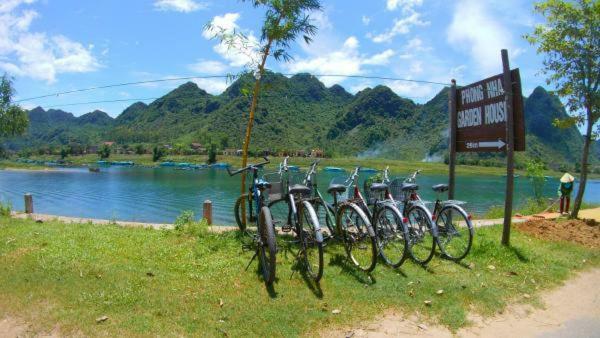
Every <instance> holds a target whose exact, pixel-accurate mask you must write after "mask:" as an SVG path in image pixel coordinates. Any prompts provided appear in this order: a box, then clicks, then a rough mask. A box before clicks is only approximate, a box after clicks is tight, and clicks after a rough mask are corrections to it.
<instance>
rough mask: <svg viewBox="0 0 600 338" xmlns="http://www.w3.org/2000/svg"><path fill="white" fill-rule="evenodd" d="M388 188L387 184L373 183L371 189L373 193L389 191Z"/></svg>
mask: <svg viewBox="0 0 600 338" xmlns="http://www.w3.org/2000/svg"><path fill="white" fill-rule="evenodd" d="M387 188H388V185H387V184H385V183H373V184H371V186H370V187H369V189H371V191H373V192H378V191H385V190H387Z"/></svg>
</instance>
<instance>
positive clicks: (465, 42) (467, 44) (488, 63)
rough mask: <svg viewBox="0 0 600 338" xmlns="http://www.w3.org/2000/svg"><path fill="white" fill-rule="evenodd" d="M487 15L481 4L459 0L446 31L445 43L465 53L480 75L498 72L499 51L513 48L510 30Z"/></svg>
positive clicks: (487, 12)
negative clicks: (446, 41)
mask: <svg viewBox="0 0 600 338" xmlns="http://www.w3.org/2000/svg"><path fill="white" fill-rule="evenodd" d="M490 12H491V10H490V8H488V7H487V6H486V3H484V2H482V1H478V0H461V1H458V2H457V3H456V7H455V9H454V16H453V18H452V23H451V24H450V26H449V27H448V29H447V40H448V43H449V44H450V45H452V46H453V47H454V48H455V49H457V50H460V51H464V52H466V53H468V54H469V56H470V57H471V58H472V59H473V61H474V63H475V64H476V65H477V67H478V68H479V72H480V73H481V74H480V75H482V76H487V75H492V74H495V73H498V72H500V71H501V70H502V69H501V66H500V64H501V63H500V50H501V49H502V48H508V49H509V50H511V49H512V48H511V47H512V46H513V44H512V39H511V33H510V31H509V30H508V29H507V28H506V27H505V26H503V25H502V24H501V21H499V20H497V19H496V16H495V15H493V14H492V13H490Z"/></svg>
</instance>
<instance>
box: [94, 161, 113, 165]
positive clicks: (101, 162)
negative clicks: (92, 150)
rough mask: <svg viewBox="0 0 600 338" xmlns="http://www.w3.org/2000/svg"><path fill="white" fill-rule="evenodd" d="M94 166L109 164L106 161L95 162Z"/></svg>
mask: <svg viewBox="0 0 600 338" xmlns="http://www.w3.org/2000/svg"><path fill="white" fill-rule="evenodd" d="M96 164H99V165H109V164H110V163H109V162H108V161H96Z"/></svg>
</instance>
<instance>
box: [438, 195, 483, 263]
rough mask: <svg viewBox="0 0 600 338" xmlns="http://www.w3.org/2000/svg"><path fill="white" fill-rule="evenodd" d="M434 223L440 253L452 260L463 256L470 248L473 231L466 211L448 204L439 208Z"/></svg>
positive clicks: (457, 259)
mask: <svg viewBox="0 0 600 338" xmlns="http://www.w3.org/2000/svg"><path fill="white" fill-rule="evenodd" d="M435 223H436V225H437V228H438V233H439V246H440V250H441V251H442V254H443V255H444V256H445V257H446V258H448V259H450V260H454V261H459V260H461V259H463V258H465V257H466V256H467V255H468V254H469V251H470V250H471V245H472V244H473V233H474V231H473V224H472V223H471V220H470V219H469V217H468V216H467V213H466V212H465V211H464V210H463V209H462V208H461V207H459V206H457V205H453V204H450V205H447V206H444V207H443V208H442V210H440V213H439V214H438V216H437V218H436V220H435Z"/></svg>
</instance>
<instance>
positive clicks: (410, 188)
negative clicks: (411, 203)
mask: <svg viewBox="0 0 600 338" xmlns="http://www.w3.org/2000/svg"><path fill="white" fill-rule="evenodd" d="M400 189H402V191H414V190H419V186H418V185H416V184H414V183H402V186H400Z"/></svg>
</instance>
